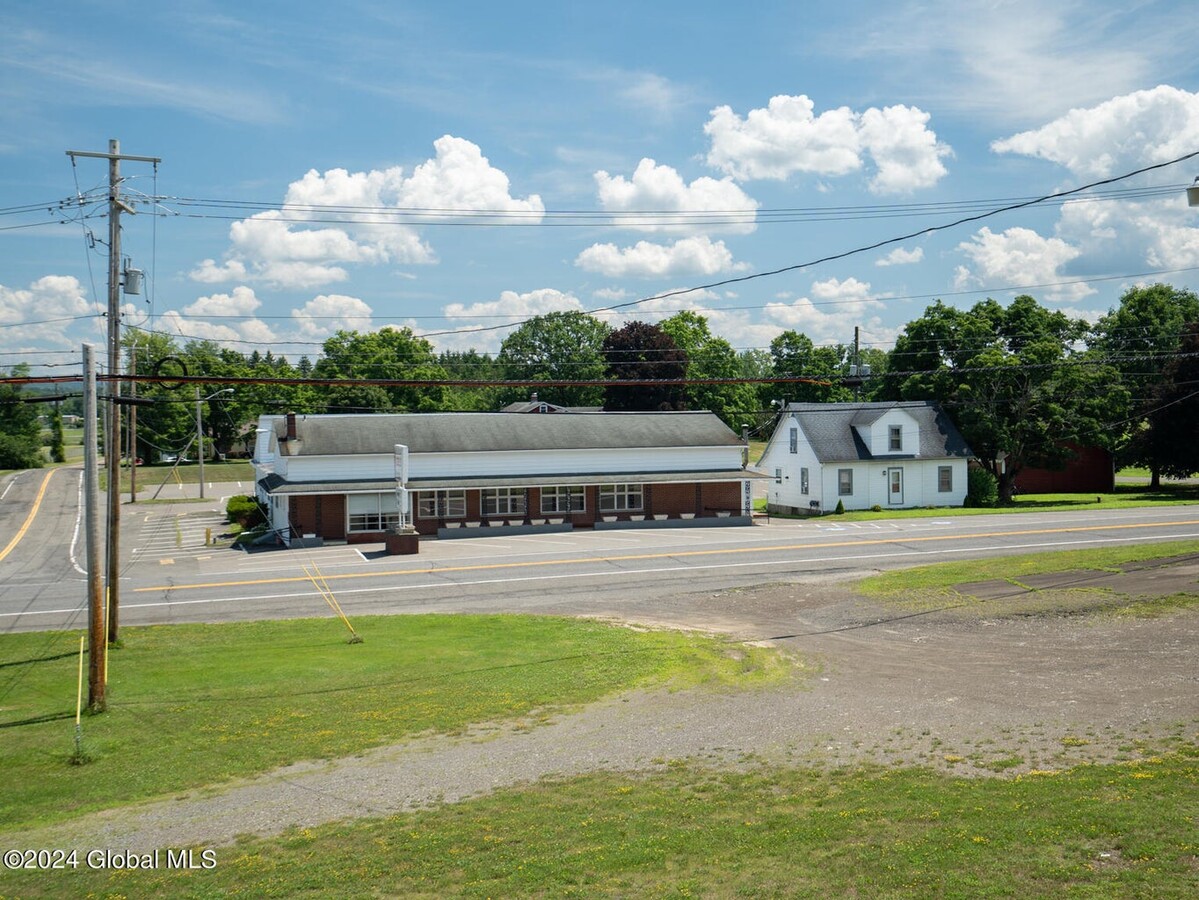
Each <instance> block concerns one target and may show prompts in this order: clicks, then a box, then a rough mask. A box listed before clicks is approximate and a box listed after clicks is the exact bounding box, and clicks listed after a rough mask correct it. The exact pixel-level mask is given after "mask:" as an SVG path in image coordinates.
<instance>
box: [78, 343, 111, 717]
mask: <svg viewBox="0 0 1199 900" xmlns="http://www.w3.org/2000/svg"><path fill="white" fill-rule="evenodd" d="M97 457H98V453H97V450H96V358H95V348H94V347H93V346H92V345H91V344H84V345H83V521H84V534H85V537H86V542H87V636H88V665H87V706H88V709H90V710H92V711H93V712H103V711H104V710H105V708H106V707H107V702H108V701H107V697H106V691H105V687H106V685H105V683H104V679H105V673H106V670H107V666H106V665H105V662H106V657H107V655H108V635H107V633H106V632H105V630H104V593H103V591H102V590H101V585H100V514H99V506H100V466H99V461H98V458H97Z"/></svg>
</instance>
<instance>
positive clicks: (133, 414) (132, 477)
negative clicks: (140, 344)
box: [129, 342, 137, 503]
mask: <svg viewBox="0 0 1199 900" xmlns="http://www.w3.org/2000/svg"><path fill="white" fill-rule="evenodd" d="M129 374H130V375H136V374H137V343H136V342H134V344H133V346H132V347H130V348H129ZM129 399H130V400H131V401H133V402H132V403H131V405H130V407H129V502H130V503H136V502H137V382H136V381H131V382H129Z"/></svg>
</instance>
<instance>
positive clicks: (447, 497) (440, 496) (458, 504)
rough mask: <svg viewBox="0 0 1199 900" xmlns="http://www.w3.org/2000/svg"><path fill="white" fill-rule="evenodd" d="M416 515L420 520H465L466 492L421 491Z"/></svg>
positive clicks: (418, 496)
mask: <svg viewBox="0 0 1199 900" xmlns="http://www.w3.org/2000/svg"><path fill="white" fill-rule="evenodd" d="M416 514H417V515H418V516H419V517H420V518H422V519H465V518H466V491H421V492H420V493H419V494H417V500H416Z"/></svg>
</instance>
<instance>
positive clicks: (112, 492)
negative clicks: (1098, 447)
mask: <svg viewBox="0 0 1199 900" xmlns="http://www.w3.org/2000/svg"><path fill="white" fill-rule="evenodd" d="M67 156H69V157H71V158H72V159H74V158H75V157H77V156H81V157H89V158H92V159H107V160H108V409H106V410H105V418H104V423H105V425H104V470H105V472H106V473H107V475H108V560H107V566H106V569H105V589H106V592H107V594H108V639H109V641H116V640H117V636H118V625H119V621H118V611H119V608H120V577H121V553H120V548H121V535H120V531H121V407H120V403H119V401H120V397H121V383H120V381H119V380H118V376H119V375H120V374H121V212H122V210H123V211H125V212H128V213H132V212H133V211H134V210H133V207H131V206H130V205H129V204H127V203H125V201H123V200H122V199H121V160H123V159H126V160H130V161H133V162H148V163H153V164H154V165H155V166H157V165H158V163H159V162H161V160H159V159H158V158H157V157H154V156H127V155H122V153H121V142H120V141H117V140H110V141H109V142H108V152H107V153H94V152H90V151H84V150H68V151H67Z"/></svg>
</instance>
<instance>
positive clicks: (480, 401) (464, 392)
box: [437, 349, 503, 412]
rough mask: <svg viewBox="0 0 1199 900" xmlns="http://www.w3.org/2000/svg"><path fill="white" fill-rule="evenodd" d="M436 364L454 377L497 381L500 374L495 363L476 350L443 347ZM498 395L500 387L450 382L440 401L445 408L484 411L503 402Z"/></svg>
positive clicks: (496, 407) (494, 408) (501, 404)
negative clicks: (444, 348) (460, 385)
mask: <svg viewBox="0 0 1199 900" xmlns="http://www.w3.org/2000/svg"><path fill="white" fill-rule="evenodd" d="M437 364H438V365H440V366H441V367H442V368H443V369H445V371H446V374H447V375H448V376H449V377H450V378H452V379H454V380H456V381H457V380H460V381H500V380H502V378H503V375H502V372H501V369H500V365H499V363H498V362H497V361H496V360H495V359H493V358H492V357H491V356H490V355H488V354H486V353H480V352H479V351H478V350H473V349H472V350H443V351H442V352H441V354H440V355H439V356H438V357H437ZM500 396H501V389H500V388H495V387H466V386H462V387H459V386H458V385H451V386H449V387H447V388H446V389H445V392H444V395H443V402H444V404H445V405H444V408H445V409H452V410H462V411H470V412H488V411H494V410H497V409H499V408H500V407H501V406H503V403H501V402H500Z"/></svg>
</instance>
